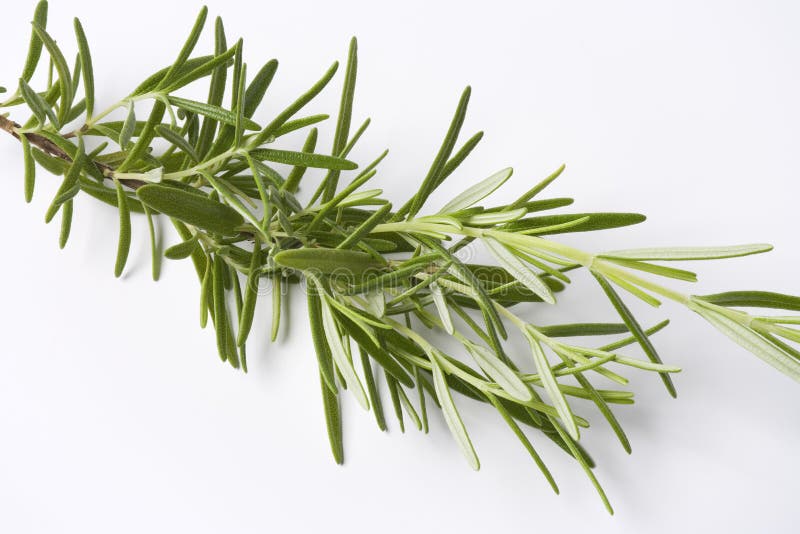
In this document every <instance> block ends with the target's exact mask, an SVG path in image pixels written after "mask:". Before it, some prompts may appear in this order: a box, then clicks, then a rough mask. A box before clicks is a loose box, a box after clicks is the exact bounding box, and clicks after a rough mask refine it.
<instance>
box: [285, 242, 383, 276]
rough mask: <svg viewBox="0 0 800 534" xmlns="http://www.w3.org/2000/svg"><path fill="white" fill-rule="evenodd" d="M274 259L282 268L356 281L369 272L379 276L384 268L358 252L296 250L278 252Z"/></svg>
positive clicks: (319, 249)
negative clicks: (337, 276) (334, 275)
mask: <svg viewBox="0 0 800 534" xmlns="http://www.w3.org/2000/svg"><path fill="white" fill-rule="evenodd" d="M274 259H275V263H277V264H278V265H280V266H281V267H286V268H289V269H296V270H298V271H311V272H316V273H320V274H323V275H331V274H338V275H341V276H342V277H348V276H349V277H352V278H353V279H355V280H359V279H360V278H361V277H362V276H363V275H364V274H366V273H369V272H374V273H376V274H377V273H378V272H379V271H380V270H383V268H384V265H383V264H382V263H380V262H378V261H376V260H375V258H373V257H372V256H371V255H369V254H367V253H365V252H360V251H357V250H341V249H324V248H296V249H291V250H283V251H281V252H278V253H277V254H276V255H275V257H274Z"/></svg>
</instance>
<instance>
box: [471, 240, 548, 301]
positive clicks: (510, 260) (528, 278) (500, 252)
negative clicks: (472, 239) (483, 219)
mask: <svg viewBox="0 0 800 534" xmlns="http://www.w3.org/2000/svg"><path fill="white" fill-rule="evenodd" d="M483 243H484V244H485V245H486V248H487V249H489V252H491V254H492V256H494V258H495V259H496V260H497V262H498V263H499V264H500V265H501V266H502V267H503V268H504V269H506V270H507V271H508V272H509V273H511V274H512V275H513V276H514V278H516V279H517V280H518V281H519V282H520V283H521V284H523V285H524V286H525V287H527V288H528V289H530V290H531V291H532V292H533V293H534V294H536V295H538V296H539V297H541V299H542V300H543V301H545V302H547V303H548V304H555V303H556V299H555V297H554V296H553V291H552V290H551V289H550V287H549V286H548V285H547V284H545V283H544V282H543V281H542V279H541V278H539V276H537V275H536V273H534V272H533V270H531V269H530V268H529V267H528V266H527V265H525V264H524V263H522V260H520V259H519V258H518V257H516V256H515V255H514V254H513V253H512V252H511V251H510V250H509V249H507V248H506V247H505V246H504V245H503V244H502V243H500V242H499V241H498V240H496V239H494V238H493V237H490V236H486V237H484V238H483Z"/></svg>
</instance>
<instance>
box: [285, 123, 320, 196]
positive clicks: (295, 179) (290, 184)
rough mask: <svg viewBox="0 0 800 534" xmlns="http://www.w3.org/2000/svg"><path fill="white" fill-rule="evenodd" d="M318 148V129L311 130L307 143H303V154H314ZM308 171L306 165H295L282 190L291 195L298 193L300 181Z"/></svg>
mask: <svg viewBox="0 0 800 534" xmlns="http://www.w3.org/2000/svg"><path fill="white" fill-rule="evenodd" d="M316 146H317V129H316V128H311V131H309V132H308V137H306V141H305V143H303V153H306V154H310V153H313V152H314V149H315V148H316ZM306 169H308V167H306V166H304V165H295V166H294V168H293V169H292V171H291V172H290V173H289V176H287V177H286V181H285V182H284V183H283V185H282V186H281V189H283V190H285V191H288V192H290V193H296V192H297V188H298V186H299V185H300V180H302V179H303V176H304V175H305V173H306Z"/></svg>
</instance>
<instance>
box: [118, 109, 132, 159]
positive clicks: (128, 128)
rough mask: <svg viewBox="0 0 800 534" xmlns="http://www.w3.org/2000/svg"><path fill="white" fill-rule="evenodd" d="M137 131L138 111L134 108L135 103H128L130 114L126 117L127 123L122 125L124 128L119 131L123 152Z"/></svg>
mask: <svg viewBox="0 0 800 534" xmlns="http://www.w3.org/2000/svg"><path fill="white" fill-rule="evenodd" d="M135 129H136V110H135V109H134V106H133V101H130V102H128V114H127V115H126V116H125V122H123V123H122V128H120V130H119V147H120V148H121V149H123V150H125V148H126V147H127V146H128V143H130V142H131V137H133V134H134V131H135Z"/></svg>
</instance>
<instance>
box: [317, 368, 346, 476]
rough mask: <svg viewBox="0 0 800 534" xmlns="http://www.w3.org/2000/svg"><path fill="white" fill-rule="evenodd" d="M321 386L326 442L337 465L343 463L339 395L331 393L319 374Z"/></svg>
mask: <svg viewBox="0 0 800 534" xmlns="http://www.w3.org/2000/svg"><path fill="white" fill-rule="evenodd" d="M320 382H321V384H322V404H323V407H324V409H325V423H326V426H327V429H328V440H329V441H330V444H331V452H332V453H333V459H334V460H336V463H337V464H340V465H341V464H343V463H344V440H343V439H342V413H341V411H340V409H339V395H338V394H337V393H334V392H332V391H331V389H330V387H328V386H327V385H326V380H325V378H324V377H323V376H322V374H320Z"/></svg>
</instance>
